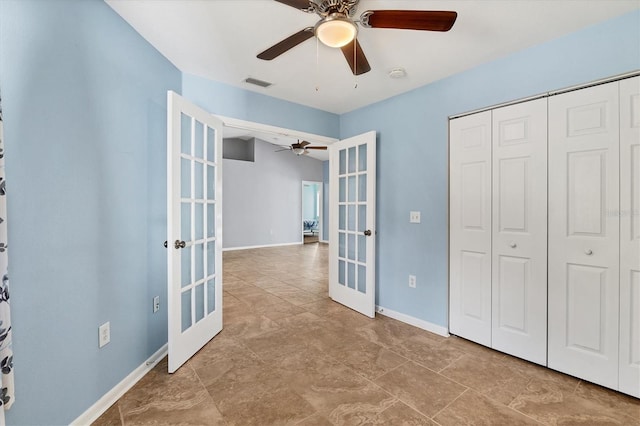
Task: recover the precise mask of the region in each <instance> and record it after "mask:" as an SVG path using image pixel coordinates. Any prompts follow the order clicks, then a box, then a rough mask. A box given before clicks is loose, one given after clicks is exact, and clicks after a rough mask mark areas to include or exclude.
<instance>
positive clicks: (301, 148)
mask: <svg viewBox="0 0 640 426" xmlns="http://www.w3.org/2000/svg"><path fill="white" fill-rule="evenodd" d="M281 146H282V147H283V148H284V149H279V150H277V151H276V152H280V151H293V153H294V154H296V155H307V154H308V153H309V152H308V151H307V150H308V149H321V150H326V149H327V147H326V146H311V143H310V142H307V141H302V142H300V141H298V142H297V143H292V144H291V145H281Z"/></svg>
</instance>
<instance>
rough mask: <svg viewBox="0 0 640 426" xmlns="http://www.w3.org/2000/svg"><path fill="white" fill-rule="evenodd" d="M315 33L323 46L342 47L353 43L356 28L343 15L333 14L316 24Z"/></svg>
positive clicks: (356, 31)
mask: <svg viewBox="0 0 640 426" xmlns="http://www.w3.org/2000/svg"><path fill="white" fill-rule="evenodd" d="M315 33H316V37H318V39H319V40H320V41H321V42H322V43H323V44H325V45H327V46H329V47H343V46H346V45H347V44H349V43H351V42H352V41H353V39H354V38H355V37H356V34H357V33H358V28H357V27H356V24H354V23H353V21H351V20H350V19H349V18H347V17H346V16H345V15H343V14H341V13H334V14H331V15H329V16H328V17H327V18H326V19H324V20H322V21H320V22H319V23H318V25H317V26H316V28H315Z"/></svg>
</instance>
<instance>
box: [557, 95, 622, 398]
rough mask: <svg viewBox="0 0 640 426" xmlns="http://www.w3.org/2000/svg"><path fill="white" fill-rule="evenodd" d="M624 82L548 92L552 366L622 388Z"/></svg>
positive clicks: (606, 384)
mask: <svg viewBox="0 0 640 426" xmlns="http://www.w3.org/2000/svg"><path fill="white" fill-rule="evenodd" d="M619 136H620V133H619V109H618V83H617V82H616V83H609V84H605V85H601V86H595V87H591V88H587V89H582V90H577V91H575V92H569V93H565V94H562V95H557V96H553V97H551V98H549V183H550V185H549V265H548V268H549V283H548V292H549V305H548V309H549V325H550V326H549V339H548V345H549V351H548V365H549V367H551V368H553V369H556V370H559V371H563V372H565V373H568V374H571V375H574V376H578V377H581V378H584V379H586V380H589V381H592V382H595V383H598V384H601V385H604V386H607V387H610V388H614V389H617V388H618V328H619V327H618V325H619V323H618V321H619V318H618V316H619V314H618V313H619V290H620V286H619V284H620V281H619V255H620V251H619V235H620V227H619V216H618V214H617V211H618V208H619Z"/></svg>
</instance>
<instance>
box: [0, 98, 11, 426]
mask: <svg viewBox="0 0 640 426" xmlns="http://www.w3.org/2000/svg"><path fill="white" fill-rule="evenodd" d="M5 188H6V183H5V172H4V134H3V120H2V97H1V96H0V373H1V374H0V406H2V408H3V410H0V424H2V425H3V424H4V411H5V410H8V409H9V408H10V407H11V405H12V404H13V400H14V388H13V384H14V383H13V351H12V349H11V315H10V308H9V273H8V265H9V262H8V260H7V259H8V249H9V246H8V244H7V195H6V189H5Z"/></svg>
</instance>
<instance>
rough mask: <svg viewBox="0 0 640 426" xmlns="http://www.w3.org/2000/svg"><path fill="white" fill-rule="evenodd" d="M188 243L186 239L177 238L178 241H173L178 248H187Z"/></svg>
mask: <svg viewBox="0 0 640 426" xmlns="http://www.w3.org/2000/svg"><path fill="white" fill-rule="evenodd" d="M186 245H187V243H185V242H184V241H180V240H176V242H175V243H173V247H175V248H176V249H181V248H185V246H186Z"/></svg>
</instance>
